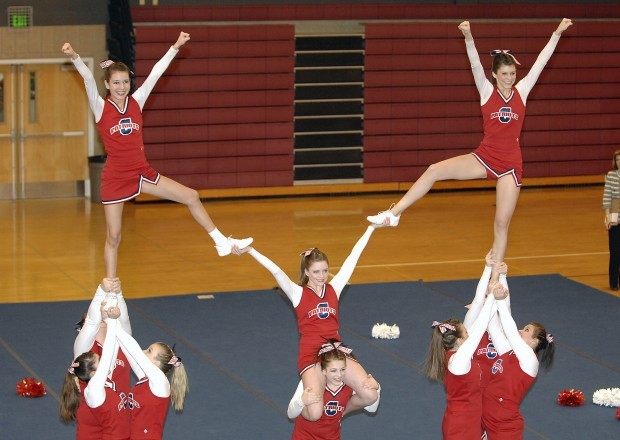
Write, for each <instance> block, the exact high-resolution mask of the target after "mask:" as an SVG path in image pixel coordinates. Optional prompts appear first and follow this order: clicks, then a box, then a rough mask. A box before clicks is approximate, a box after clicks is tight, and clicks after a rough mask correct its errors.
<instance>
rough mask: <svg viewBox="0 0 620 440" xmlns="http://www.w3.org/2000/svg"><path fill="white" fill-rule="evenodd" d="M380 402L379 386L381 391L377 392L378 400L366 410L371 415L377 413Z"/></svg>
mask: <svg viewBox="0 0 620 440" xmlns="http://www.w3.org/2000/svg"><path fill="white" fill-rule="evenodd" d="M380 400H381V385H379V389H378V390H377V400H375V402H374V403H371V404H370V405H368V406H366V407H364V409H365V410H366V411H368V412H369V413H374V412H377V409H378V408H379V401H380Z"/></svg>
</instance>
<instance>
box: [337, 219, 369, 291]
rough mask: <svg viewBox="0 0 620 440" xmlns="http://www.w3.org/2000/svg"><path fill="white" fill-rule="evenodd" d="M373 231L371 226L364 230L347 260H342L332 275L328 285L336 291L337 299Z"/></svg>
mask: <svg viewBox="0 0 620 440" xmlns="http://www.w3.org/2000/svg"><path fill="white" fill-rule="evenodd" d="M374 230H375V226H373V225H371V226H368V228H366V232H364V235H362V236H361V237H360V239H359V240H357V243H355V246H353V250H351V253H350V254H349V256H348V257H347V259H346V260H344V263H343V264H342V267H341V268H340V270H339V271H338V273H337V274H336V275H334V278H332V280H331V281H330V283H329V284H331V286H332V287H333V288H334V290H335V291H336V295H338V298H340V293H342V289H344V286H346V285H347V283H348V282H349V279H351V275H353V270H354V269H355V266H356V265H357V261H358V260H359V258H360V256H361V255H362V252H363V251H364V248H366V245H367V244H368V240H370V236H371V235H372V233H373V232H374Z"/></svg>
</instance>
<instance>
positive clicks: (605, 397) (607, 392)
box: [592, 388, 620, 406]
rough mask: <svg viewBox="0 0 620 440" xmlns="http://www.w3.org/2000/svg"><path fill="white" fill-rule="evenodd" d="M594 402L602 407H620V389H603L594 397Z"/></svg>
mask: <svg viewBox="0 0 620 440" xmlns="http://www.w3.org/2000/svg"><path fill="white" fill-rule="evenodd" d="M592 402H594V403H596V404H597V405H601V406H620V388H601V389H600V390H596V391H595V392H594V395H593V396H592Z"/></svg>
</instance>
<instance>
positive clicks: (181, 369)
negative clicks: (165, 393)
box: [155, 342, 189, 411]
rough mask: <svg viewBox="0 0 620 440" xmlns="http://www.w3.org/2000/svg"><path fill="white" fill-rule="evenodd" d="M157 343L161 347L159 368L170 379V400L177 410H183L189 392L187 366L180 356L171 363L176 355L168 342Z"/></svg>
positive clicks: (158, 357) (158, 358)
mask: <svg viewBox="0 0 620 440" xmlns="http://www.w3.org/2000/svg"><path fill="white" fill-rule="evenodd" d="M155 344H157V345H158V346H159V347H160V348H161V350H160V351H159V355H158V356H157V360H158V361H159V362H160V365H159V368H160V369H161V371H163V372H164V374H165V375H166V377H167V378H168V380H169V381H170V401H171V402H172V406H173V408H174V409H175V410H176V411H183V404H184V403H185V396H186V395H187V393H189V380H188V378H187V372H186V371H185V366H184V365H183V363H182V362H181V359H180V358H179V359H178V361H177V362H173V363H170V360H171V359H172V358H173V356H174V357H176V355H175V354H174V351H172V348H170V347H169V346H168V344H165V343H163V342H156V343H155Z"/></svg>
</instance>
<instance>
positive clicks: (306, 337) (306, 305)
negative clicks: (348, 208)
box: [233, 226, 378, 421]
mask: <svg viewBox="0 0 620 440" xmlns="http://www.w3.org/2000/svg"><path fill="white" fill-rule="evenodd" d="M374 230H375V226H369V227H368V228H367V229H366V232H365V233H364V234H363V235H362V237H361V238H360V239H359V240H358V241H357V243H356V244H355V246H354V247H353V250H352V251H351V254H350V255H349V256H348V257H347V259H346V260H345V262H344V263H343V265H342V267H341V268H340V271H339V272H338V273H337V274H336V275H335V276H334V277H333V278H332V280H331V281H330V282H329V283H328V282H327V281H328V277H329V260H328V258H327V255H326V254H325V253H323V252H322V251H321V250H319V249H317V248H310V249H308V250H306V251H304V252H302V253H301V254H300V257H301V261H300V276H299V284H296V283H294V282H293V281H291V279H290V278H289V277H288V276H287V275H286V274H285V273H284V272H283V271H282V270H281V269H280V268H279V267H278V266H277V265H276V264H275V263H273V262H272V261H271V260H270V259H268V258H267V257H265V256H264V255H262V254H260V253H259V252H258V251H257V250H256V249H253V248H252V247H246V248H244V249H239V248H238V247H237V246H233V253H235V254H237V255H241V254H243V253H249V254H250V255H251V256H252V257H253V258H254V259H255V260H256V261H257V262H258V263H260V264H261V265H262V266H263V267H265V269H267V270H268V271H269V272H271V274H272V275H273V276H274V278H275V279H276V281H277V282H278V285H279V286H280V288H281V289H282V291H283V292H284V293H285V294H286V296H287V297H288V299H289V300H290V301H291V303H292V304H293V307H294V309H295V314H296V316H297V326H298V330H299V333H300V340H299V352H298V356H297V368H298V371H299V375H300V376H301V380H302V382H303V389H307V388H310V389H312V390H322V389H323V388H325V376H324V375H323V374H322V373H321V367H320V364H319V363H318V362H317V355H316V354H317V352H318V350H319V349H320V348H321V346H322V345H323V344H324V343H325V341H329V340H330V339H334V340H338V341H340V335H339V333H338V329H339V327H340V325H339V322H338V300H339V298H340V294H341V292H342V290H343V289H344V287H345V286H346V284H347V283H348V281H349V279H350V278H351V275H352V274H353V270H354V269H355V265H356V264H357V261H358V259H359V257H360V256H361V254H362V251H363V250H364V248H365V247H366V244H367V243H368V240H369V239H370V236H371V235H372V233H373V231H374ZM366 377H367V374H366V371H365V370H364V368H363V367H362V366H361V364H359V363H358V362H356V361H352V362H349V364H348V366H347V375H346V377H345V378H344V383H345V384H346V385H348V386H349V387H351V388H352V389H353V390H354V391H355V395H354V396H353V397H352V398H351V399H352V400H353V402H354V404H356V405H360V407H365V406H368V405H371V404H373V403H374V402H376V401H377V398H378V395H377V392H376V390H374V389H367V388H364V386H363V384H364V381H365V380H366ZM322 414H323V399H322V396H321V399H320V401H318V402H315V403H313V404H310V405H307V406H305V407H304V408H303V411H302V416H303V417H304V418H305V419H307V420H309V421H317V420H319V419H320V418H321V415H322Z"/></svg>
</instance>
